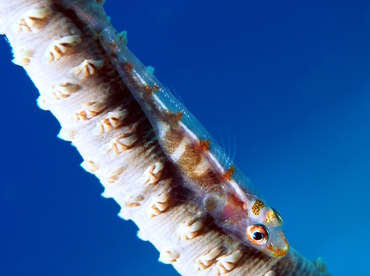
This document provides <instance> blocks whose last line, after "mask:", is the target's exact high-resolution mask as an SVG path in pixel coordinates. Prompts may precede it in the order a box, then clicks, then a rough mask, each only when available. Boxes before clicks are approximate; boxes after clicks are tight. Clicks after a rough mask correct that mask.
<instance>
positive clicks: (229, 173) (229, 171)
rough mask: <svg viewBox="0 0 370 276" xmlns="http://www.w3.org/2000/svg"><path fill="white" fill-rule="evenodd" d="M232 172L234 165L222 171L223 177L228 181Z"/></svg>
mask: <svg viewBox="0 0 370 276" xmlns="http://www.w3.org/2000/svg"><path fill="white" fill-rule="evenodd" d="M234 172H235V167H234V166H231V167H230V169H228V170H227V171H226V172H225V173H224V175H223V177H224V178H225V179H226V180H227V181H230V180H231V178H232V176H233V174H234Z"/></svg>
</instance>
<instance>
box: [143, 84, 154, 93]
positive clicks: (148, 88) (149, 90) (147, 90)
mask: <svg viewBox="0 0 370 276" xmlns="http://www.w3.org/2000/svg"><path fill="white" fill-rule="evenodd" d="M145 91H146V92H147V93H153V88H151V87H150V86H149V85H146V86H145Z"/></svg>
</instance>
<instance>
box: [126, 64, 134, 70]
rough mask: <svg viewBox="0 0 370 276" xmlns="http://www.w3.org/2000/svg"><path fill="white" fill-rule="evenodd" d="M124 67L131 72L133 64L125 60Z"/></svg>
mask: <svg viewBox="0 0 370 276" xmlns="http://www.w3.org/2000/svg"><path fill="white" fill-rule="evenodd" d="M125 67H126V69H127V71H129V72H131V71H132V69H134V66H133V65H132V64H131V63H130V62H126V63H125Z"/></svg>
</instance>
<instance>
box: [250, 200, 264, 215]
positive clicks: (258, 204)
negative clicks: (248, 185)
mask: <svg viewBox="0 0 370 276" xmlns="http://www.w3.org/2000/svg"><path fill="white" fill-rule="evenodd" d="M265 207H266V205H265V203H263V202H262V201H261V200H258V199H257V200H256V202H255V203H254V204H253V207H252V212H253V214H254V215H255V216H258V215H259V214H260V212H261V210H262V209H263V208H265Z"/></svg>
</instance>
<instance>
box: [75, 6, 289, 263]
mask: <svg viewBox="0 0 370 276" xmlns="http://www.w3.org/2000/svg"><path fill="white" fill-rule="evenodd" d="M70 8H71V9H72V10H73V11H74V12H75V13H76V15H77V16H78V17H79V18H80V19H81V20H83V21H85V22H86V23H88V24H89V25H90V26H91V28H92V30H93V31H94V32H95V33H96V34H97V36H98V37H99V39H100V41H101V44H102V46H103V47H104V49H105V51H106V52H107V54H108V56H109V57H110V59H111V61H112V62H113V64H114V65H115V67H116V69H117V71H118V72H119V74H120V76H121V78H122V79H123V81H124V82H125V84H126V85H127V87H128V88H129V89H130V91H131V93H132V95H133V96H134V97H135V99H136V100H137V102H138V103H139V104H140V106H141V108H142V109H143V111H144V112H145V114H146V116H147V117H148V119H149V120H150V122H151V124H152V126H153V129H154V131H155V133H156V136H157V139H158V142H159V144H160V145H161V147H162V149H163V151H164V152H165V154H166V156H167V157H168V158H169V160H170V161H171V162H172V163H173V164H175V165H176V166H177V168H178V169H179V171H180V172H181V173H182V175H183V177H184V179H186V180H187V181H186V182H187V183H190V188H191V189H192V190H193V191H194V192H195V194H196V195H197V196H198V197H199V199H200V201H201V202H202V204H203V207H204V208H205V210H206V211H207V212H208V213H209V214H210V215H211V216H212V217H213V218H214V220H215V222H216V224H217V225H218V226H219V227H220V228H222V230H223V231H224V232H225V233H226V234H228V235H229V236H231V237H232V238H233V239H235V240H237V241H239V242H241V243H243V244H245V245H246V246H251V247H254V248H256V249H257V250H260V251H262V252H264V253H266V254H267V255H269V256H271V257H276V258H278V257H283V256H285V255H286V253H287V252H288V250H289V244H288V241H287V239H286V238H285V235H284V233H283V231H282V224H283V221H282V219H281V216H280V214H279V212H278V211H276V210H275V209H273V208H271V207H269V206H268V205H267V204H266V202H265V200H264V199H263V197H262V196H261V195H260V193H259V192H258V191H257V190H256V189H255V188H254V187H253V185H252V184H251V183H250V181H249V180H248V178H247V177H246V176H245V175H244V174H243V173H242V172H241V171H240V170H239V169H238V167H237V166H235V164H234V163H233V161H232V160H231V159H230V158H229V157H228V156H227V154H226V153H225V152H224V150H223V149H222V148H221V147H220V146H219V145H218V143H217V142H216V141H215V140H214V139H213V138H212V136H211V135H210V134H209V133H208V131H207V130H206V129H205V128H204V127H203V126H202V125H201V124H200V123H199V121H198V120H197V119H196V118H195V117H194V116H193V115H192V114H191V113H190V112H189V111H188V110H187V109H186V108H185V106H184V105H183V104H182V103H181V102H180V101H179V100H178V99H177V98H176V97H174V96H173V95H172V93H171V92H170V91H169V90H168V89H167V88H166V87H165V86H164V85H163V84H162V83H161V82H160V81H159V80H158V79H157V78H156V77H155V76H154V75H153V70H152V69H151V68H147V67H145V66H144V65H143V64H142V63H141V62H140V61H139V60H138V59H137V58H136V57H135V56H134V54H133V53H132V52H131V51H130V50H129V49H128V48H127V46H126V43H125V40H124V39H122V38H120V37H119V35H118V34H117V33H116V31H115V30H114V28H113V27H112V26H111V25H110V24H109V22H105V21H104V20H103V19H101V18H100V17H99V16H98V15H96V14H91V13H89V12H88V11H86V10H84V9H83V8H81V7H79V6H77V5H74V4H72V5H71V6H70Z"/></svg>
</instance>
